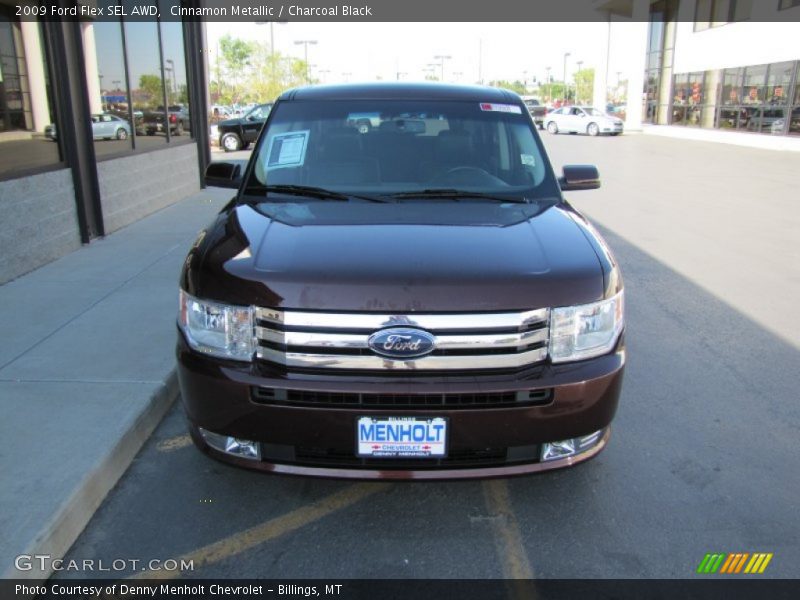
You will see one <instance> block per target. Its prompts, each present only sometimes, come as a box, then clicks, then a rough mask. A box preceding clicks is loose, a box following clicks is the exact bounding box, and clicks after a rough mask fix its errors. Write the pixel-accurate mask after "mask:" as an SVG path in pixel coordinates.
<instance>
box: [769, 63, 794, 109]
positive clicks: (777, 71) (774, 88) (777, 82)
mask: <svg viewBox="0 0 800 600" xmlns="http://www.w3.org/2000/svg"><path fill="white" fill-rule="evenodd" d="M793 70H794V63H791V62H784V63H776V64H773V65H770V66H769V76H768V77H767V93H766V100H767V102H768V103H769V104H788V103H789V102H790V101H791V90H790V89H789V86H790V85H791V84H792V71H793Z"/></svg>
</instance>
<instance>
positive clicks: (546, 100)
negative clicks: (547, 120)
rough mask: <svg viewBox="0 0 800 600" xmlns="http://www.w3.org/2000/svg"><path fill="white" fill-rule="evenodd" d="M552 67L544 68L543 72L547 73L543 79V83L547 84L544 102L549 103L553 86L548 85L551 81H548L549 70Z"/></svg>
mask: <svg viewBox="0 0 800 600" xmlns="http://www.w3.org/2000/svg"><path fill="white" fill-rule="evenodd" d="M552 68H553V67H545V68H544V70H545V71H547V77H545V80H544V81H545V83H546V84H547V94H546V96H547V97H546V98H545V102H550V101H551V100H552V99H553V86H552V85H550V84H551V83H552V81H551V80H550V70H551V69H552Z"/></svg>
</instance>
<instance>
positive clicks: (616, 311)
mask: <svg viewBox="0 0 800 600" xmlns="http://www.w3.org/2000/svg"><path fill="white" fill-rule="evenodd" d="M623 297H624V296H623V292H622V291H620V292H619V293H618V294H617V295H616V296H614V297H613V298H609V299H608V300H601V301H600V302H593V303H591V304H583V305H581V306H565V307H563V308H554V309H552V310H551V311H550V359H551V360H552V361H553V362H566V361H570V360H584V359H587V358H593V357H595V356H600V355H602V354H606V353H607V352H610V351H611V350H612V349H613V348H614V346H615V345H616V344H617V339H618V338H619V334H620V333H621V332H622V326H623V322H624V307H623V304H624V302H623Z"/></svg>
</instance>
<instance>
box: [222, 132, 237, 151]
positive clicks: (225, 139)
mask: <svg viewBox="0 0 800 600" xmlns="http://www.w3.org/2000/svg"><path fill="white" fill-rule="evenodd" d="M220 145H221V146H222V149H223V150H225V152H237V151H239V150H241V149H242V140H241V138H240V137H239V136H238V135H236V134H235V133H226V134H224V135H223V136H222V139H221V140H220Z"/></svg>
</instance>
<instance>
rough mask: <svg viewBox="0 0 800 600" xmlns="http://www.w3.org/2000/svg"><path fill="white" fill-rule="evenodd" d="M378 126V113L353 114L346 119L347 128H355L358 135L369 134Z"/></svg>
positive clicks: (379, 117) (379, 118)
mask: <svg viewBox="0 0 800 600" xmlns="http://www.w3.org/2000/svg"><path fill="white" fill-rule="evenodd" d="M380 124H381V116H380V115H379V114H378V113H355V114H351V115H348V117H347V125H348V127H355V128H356V129H358V132H359V133H369V132H370V131H371V130H372V129H373V128H374V127H378V126H380Z"/></svg>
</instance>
